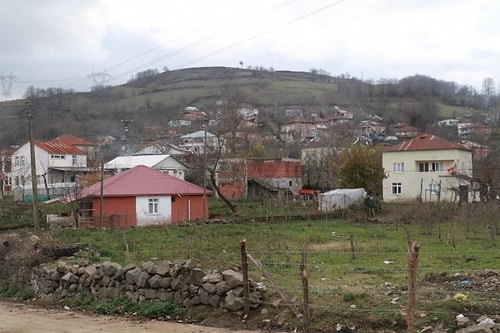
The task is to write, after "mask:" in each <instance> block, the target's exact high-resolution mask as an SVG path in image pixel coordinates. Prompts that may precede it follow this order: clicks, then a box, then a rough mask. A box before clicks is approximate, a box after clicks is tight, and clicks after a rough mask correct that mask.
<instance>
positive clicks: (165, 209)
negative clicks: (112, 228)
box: [135, 195, 172, 226]
mask: <svg viewBox="0 0 500 333" xmlns="http://www.w3.org/2000/svg"><path fill="white" fill-rule="evenodd" d="M153 198H157V199H158V214H149V210H148V205H149V199H153ZM135 211H136V214H137V225H138V226H145V225H156V224H170V223H171V222H172V201H171V197H170V196H154V195H152V196H144V197H136V199H135Z"/></svg>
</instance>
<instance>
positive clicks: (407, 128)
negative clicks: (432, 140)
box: [391, 124, 422, 140]
mask: <svg viewBox="0 0 500 333" xmlns="http://www.w3.org/2000/svg"><path fill="white" fill-rule="evenodd" d="M391 131H392V134H393V135H394V136H395V137H396V138H398V139H401V140H406V139H413V138H414V137H416V136H419V135H420V133H421V132H422V131H421V130H420V129H419V128H416V127H413V126H411V125H406V124H395V125H392V126H391Z"/></svg>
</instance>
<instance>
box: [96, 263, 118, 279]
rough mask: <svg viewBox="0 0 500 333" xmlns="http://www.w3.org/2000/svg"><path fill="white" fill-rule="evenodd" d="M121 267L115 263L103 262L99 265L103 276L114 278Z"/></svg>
mask: <svg viewBox="0 0 500 333" xmlns="http://www.w3.org/2000/svg"><path fill="white" fill-rule="evenodd" d="M121 268H122V266H121V265H120V264H117V263H115V262H105V263H103V264H101V266H100V269H101V272H102V274H103V275H107V276H114V275H115V274H116V272H117V271H118V270H119V269H121Z"/></svg>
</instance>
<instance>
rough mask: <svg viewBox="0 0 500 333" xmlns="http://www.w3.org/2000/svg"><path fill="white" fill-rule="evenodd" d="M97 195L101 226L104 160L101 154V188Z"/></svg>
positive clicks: (100, 224) (102, 219)
mask: <svg viewBox="0 0 500 333" xmlns="http://www.w3.org/2000/svg"><path fill="white" fill-rule="evenodd" d="M100 192H101V193H100V197H99V226H100V227H101V228H102V227H103V226H104V218H103V213H102V206H103V205H104V160H103V158H102V155H101V189H100Z"/></svg>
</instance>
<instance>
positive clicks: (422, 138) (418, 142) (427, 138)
mask: <svg viewBox="0 0 500 333" xmlns="http://www.w3.org/2000/svg"><path fill="white" fill-rule="evenodd" d="M443 149H459V150H467V149H465V148H463V147H461V146H459V145H457V144H454V143H452V142H449V141H447V140H445V139H443V138H440V137H438V136H436V135H433V134H421V135H419V136H417V137H415V138H413V139H411V140H407V141H403V142H401V143H399V144H396V145H393V146H386V147H384V152H392V151H417V150H443Z"/></svg>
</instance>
